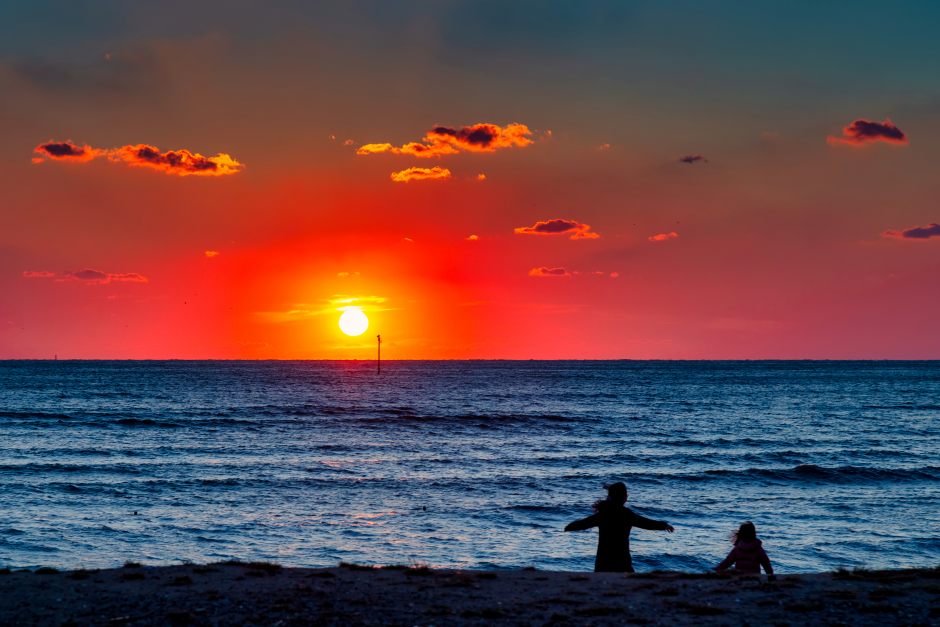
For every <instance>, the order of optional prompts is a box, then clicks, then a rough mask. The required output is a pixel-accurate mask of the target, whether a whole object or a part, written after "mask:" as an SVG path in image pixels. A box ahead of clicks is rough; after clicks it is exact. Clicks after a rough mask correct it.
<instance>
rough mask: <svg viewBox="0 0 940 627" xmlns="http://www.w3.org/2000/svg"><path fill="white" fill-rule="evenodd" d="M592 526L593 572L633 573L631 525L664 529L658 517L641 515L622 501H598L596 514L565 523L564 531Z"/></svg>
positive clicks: (664, 525)
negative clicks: (594, 546) (594, 530)
mask: <svg viewBox="0 0 940 627" xmlns="http://www.w3.org/2000/svg"><path fill="white" fill-rule="evenodd" d="M591 527H597V528H598V534H597V558H596V559H595V560H594V572H595V573H632V572H633V561H632V560H631V559H630V529H632V528H633V527H639V528H640V529H649V530H651V531H665V530H666V523H665V522H664V521H661V520H650V519H649V518H643V517H642V516H640V515H639V514H634V513H633V512H632V511H630V510H629V509H628V508H626V507H624V506H623V505H619V504H616V503H611V502H610V501H607V502H603V503H601V504H600V508H599V510H598V512H597V513H596V514H594V515H593V516H588V517H587V518H585V519H583V520H576V521H575V522H573V523H571V524H570V525H568V526H567V527H565V531H582V530H584V529H590V528H591Z"/></svg>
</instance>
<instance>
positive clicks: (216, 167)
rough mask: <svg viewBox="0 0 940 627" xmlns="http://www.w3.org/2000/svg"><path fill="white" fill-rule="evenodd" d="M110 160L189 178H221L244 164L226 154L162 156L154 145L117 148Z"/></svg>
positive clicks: (178, 152) (180, 152) (175, 152)
mask: <svg viewBox="0 0 940 627" xmlns="http://www.w3.org/2000/svg"><path fill="white" fill-rule="evenodd" d="M108 158H109V159H110V160H112V161H123V162H125V163H128V164H130V165H134V166H143V167H147V168H153V169H155V170H162V171H164V172H166V173H167V174H178V175H180V176H189V175H191V174H195V175H198V176H223V175H225V174H235V173H236V172H238V171H239V170H240V169H241V168H243V167H245V166H244V165H243V164H241V163H239V162H237V161H235V160H234V159H232V158H231V157H230V156H228V155H226V154H222V153H219V154H218V155H216V156H215V157H203V156H202V155H200V154H199V153H196V154H193V153H191V152H189V151H188V150H170V151H167V152H165V153H161V152H160V150H159V149H158V148H156V147H155V146H148V145H147V144H137V145H136V146H124V147H123V148H116V149H114V150H112V151H110V152H109V153H108Z"/></svg>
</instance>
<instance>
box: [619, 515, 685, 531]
mask: <svg viewBox="0 0 940 627" xmlns="http://www.w3.org/2000/svg"><path fill="white" fill-rule="evenodd" d="M630 513H631V514H633V516H632V517H631V519H630V526H631V527H639V528H640V529H646V530H648V531H668V532H669V533H672V532H673V531H675V529H673V528H672V525H670V524H669V523H667V522H666V521H665V520H653V519H651V518H644V517H643V516H640V515H639V514H637V513H636V512H630Z"/></svg>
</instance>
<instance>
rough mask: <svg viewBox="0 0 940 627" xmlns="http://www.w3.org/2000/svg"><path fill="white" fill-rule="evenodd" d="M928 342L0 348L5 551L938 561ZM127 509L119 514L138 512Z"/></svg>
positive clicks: (782, 565) (934, 398)
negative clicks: (623, 348) (616, 528)
mask: <svg viewBox="0 0 940 627" xmlns="http://www.w3.org/2000/svg"><path fill="white" fill-rule="evenodd" d="M938 418H940V362H830V361H824V362H814V361H805V362H803V361H756V362H755V361H752V362H672V361H602V362H591V361H521V362H520V361H410V362H409V361H393V362H386V363H384V364H383V368H382V374H381V375H377V374H376V372H375V365H374V363H373V362H364V361H358V362H357V361H349V362H325V361H246V362H239V361H57V362H56V361H0V441H2V447H0V567H2V566H12V567H14V568H20V567H31V566H37V565H42V566H53V567H59V568H74V567H79V566H84V567H111V566H115V565H118V564H120V563H122V562H123V561H124V560H135V561H144V562H147V563H151V564H157V563H172V562H178V561H181V560H183V561H185V560H192V561H195V562H205V561H215V560H222V559H230V558H238V559H245V560H249V559H251V560H254V559H265V560H275V561H278V562H280V563H281V564H284V565H294V566H332V565H335V564H336V563H337V562H338V561H341V560H342V561H347V562H358V563H364V564H393V563H428V564H432V565H435V566H445V567H458V568H519V567H523V566H536V567H537V568H540V569H546V570H592V569H593V561H594V557H593V556H594V550H595V544H596V533H595V532H584V533H563V532H562V529H563V527H564V526H565V524H566V523H567V522H570V521H572V520H575V519H577V518H582V517H584V516H587V515H588V514H589V513H590V504H591V503H592V502H593V501H594V500H595V499H597V498H599V497H600V496H602V490H601V486H602V484H604V483H609V482H613V481H617V480H621V481H624V482H626V484H627V486H628V489H629V491H630V501H629V503H628V505H629V506H631V507H632V508H633V509H634V510H635V511H637V512H638V513H641V514H642V515H645V516H648V517H651V518H656V519H665V520H667V521H669V522H670V523H672V524H673V525H674V526H675V527H676V533H674V534H666V533H660V532H650V531H643V530H634V532H633V535H632V541H631V544H632V547H633V554H634V563H635V566H636V567H637V569H638V570H652V569H678V570H689V571H697V570H703V569H705V568H708V567H710V566H713V565H715V564H716V563H717V562H718V561H719V560H720V559H722V558H723V557H724V556H725V554H726V553H727V551H728V549H729V548H730V545H729V544H728V541H727V535H728V533H729V532H730V531H732V530H733V529H735V528H736V527H737V525H738V524H740V523H741V522H743V521H745V520H751V521H753V522H754V523H755V524H756V525H757V529H758V533H759V535H760V537H761V538H762V539H763V540H764V543H765V548H766V549H767V552H768V554H769V555H770V558H771V560H772V561H773V562H774V563H775V565H776V567H777V568H778V569H779V571H781V572H810V571H822V570H829V569H833V568H836V567H838V566H849V567H852V566H867V567H878V568H894V567H909V566H936V565H937V564H938V563H940V537H938V533H937V529H940V425H938ZM135 511H136V512H137V514H136V515H134V512H135Z"/></svg>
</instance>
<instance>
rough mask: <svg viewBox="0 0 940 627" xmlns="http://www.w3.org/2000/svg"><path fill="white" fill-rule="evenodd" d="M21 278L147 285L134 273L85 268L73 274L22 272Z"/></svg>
mask: <svg viewBox="0 0 940 627" xmlns="http://www.w3.org/2000/svg"><path fill="white" fill-rule="evenodd" d="M23 276H24V277H26V278H28V279H33V278H44V279H53V278H54V279H55V280H56V281H59V282H61V281H85V282H86V283H88V284H89V285H91V284H94V283H110V282H111V281H136V282H139V283H149V281H148V280H147V277H145V276H141V275H140V274H138V273H136V272H128V273H127V274H108V273H107V272H101V271H100V270H92V269H91V268H85V269H83V270H76V271H75V272H64V273H62V274H56V273H55V272H45V271H42V272H31V271H29V270H27V271H25V272H23Z"/></svg>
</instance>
